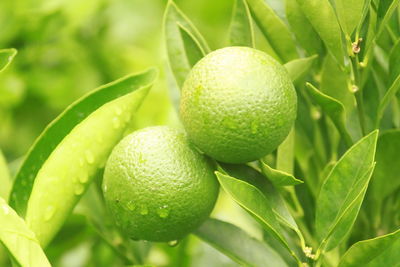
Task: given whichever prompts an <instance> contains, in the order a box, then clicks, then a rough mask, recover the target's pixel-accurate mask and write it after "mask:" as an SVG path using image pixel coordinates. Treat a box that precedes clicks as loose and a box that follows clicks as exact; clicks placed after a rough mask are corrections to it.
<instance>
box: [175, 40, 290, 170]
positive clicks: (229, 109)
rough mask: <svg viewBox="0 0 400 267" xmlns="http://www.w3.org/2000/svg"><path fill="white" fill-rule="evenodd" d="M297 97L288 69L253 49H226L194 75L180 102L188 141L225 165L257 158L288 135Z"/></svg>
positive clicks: (199, 65)
mask: <svg viewBox="0 0 400 267" xmlns="http://www.w3.org/2000/svg"><path fill="white" fill-rule="evenodd" d="M296 113H297V96H296V92H295V89H294V86H293V84H292V82H291V80H290V77H289V74H288V73H287V71H286V69H285V68H284V67H283V66H282V65H281V64H279V63H278V62H277V61H276V60H274V59H273V58H272V57H270V56H269V55H267V54H265V53H264V52H262V51H259V50H256V49H253V48H249V47H226V48H222V49H219V50H216V51H214V52H212V53H210V54H208V55H207V56H205V57H204V58H202V59H201V60H200V61H199V62H198V63H197V64H196V65H195V66H194V67H193V69H192V70H191V72H190V73H189V75H188V77H187V79H186V81H185V83H184V85H183V88H182V95H181V102H180V115H181V119H182V122H183V125H184V127H185V129H186V132H187V134H188V138H189V139H190V140H191V141H192V142H193V143H194V144H195V145H196V146H197V147H198V148H199V149H200V150H201V151H203V152H204V153H205V154H207V155H209V156H211V157H213V158H214V159H216V160H219V161H221V162H226V163H244V162H249V161H253V160H257V159H259V158H261V157H263V156H265V155H266V154H268V153H270V152H272V151H273V150H274V149H276V148H277V147H278V145H279V144H280V143H281V142H282V141H283V140H284V139H285V138H286V136H287V135H288V134H289V132H290V129H291V128H292V126H293V123H294V120H295V119H296Z"/></svg>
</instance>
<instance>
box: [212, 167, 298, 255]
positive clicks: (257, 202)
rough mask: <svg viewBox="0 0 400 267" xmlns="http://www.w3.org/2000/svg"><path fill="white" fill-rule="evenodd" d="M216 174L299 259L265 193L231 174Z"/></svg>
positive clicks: (233, 194)
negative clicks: (284, 234) (291, 247)
mask: <svg viewBox="0 0 400 267" xmlns="http://www.w3.org/2000/svg"><path fill="white" fill-rule="evenodd" d="M215 174H216V175H217V178H218V180H219V182H220V184H221V186H222V187H223V188H224V190H225V191H226V192H227V193H228V194H229V195H230V196H231V197H232V198H233V199H234V200H235V201H236V202H237V203H238V204H239V205H240V206H241V207H242V208H243V209H245V210H246V211H247V212H248V213H249V214H250V215H252V216H253V217H254V218H255V219H256V220H257V221H258V222H259V223H260V224H261V225H262V226H263V227H264V228H265V230H266V231H268V232H269V233H271V235H273V236H274V237H275V238H276V239H277V240H278V241H279V242H280V243H281V244H282V245H283V246H284V247H285V248H286V249H287V250H288V251H289V252H290V253H291V255H292V256H293V257H294V258H295V259H296V260H297V261H298V259H297V256H296V255H295V254H294V252H292V251H291V249H290V247H289V245H288V243H287V241H286V239H285V238H284V236H283V235H282V229H281V227H280V225H279V223H278V220H277V218H276V217H275V213H274V211H273V210H272V207H271V203H270V202H269V201H268V200H267V198H266V197H265V196H264V194H263V193H262V192H261V191H260V190H259V189H258V188H257V187H255V186H253V185H251V184H249V183H247V182H245V181H242V180H238V179H236V178H233V177H231V176H229V175H225V174H222V173H221V172H219V171H216V172H215Z"/></svg>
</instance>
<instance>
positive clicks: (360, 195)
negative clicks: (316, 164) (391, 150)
mask: <svg viewBox="0 0 400 267" xmlns="http://www.w3.org/2000/svg"><path fill="white" fill-rule="evenodd" d="M377 138H378V131H374V132H372V133H370V134H369V135H367V136H365V137H364V138H362V139H361V140H360V141H358V142H357V143H356V144H355V145H353V146H352V147H351V148H350V149H349V150H348V151H347V152H346V153H345V154H344V155H343V156H342V157H341V159H339V160H338V162H337V163H336V165H335V166H334V167H333V169H332V171H331V172H330V174H329V175H328V177H327V178H326V179H325V181H324V183H323V185H322V187H321V190H320V192H319V195H318V198H317V201H316V203H317V207H316V219H315V228H316V233H317V238H318V240H319V241H321V246H322V247H323V248H324V249H325V250H330V249H332V248H334V247H336V246H337V245H338V244H339V243H340V242H341V241H342V240H343V238H344V237H345V236H346V235H347V233H348V232H349V230H350V229H351V227H352V225H353V223H354V221H355V219H356V217H357V214H358V211H359V208H360V206H361V203H362V201H363V199H364V194H365V191H366V189H367V186H368V182H369V179H370V177H371V175H372V171H373V168H374V156H375V149H376V142H377Z"/></svg>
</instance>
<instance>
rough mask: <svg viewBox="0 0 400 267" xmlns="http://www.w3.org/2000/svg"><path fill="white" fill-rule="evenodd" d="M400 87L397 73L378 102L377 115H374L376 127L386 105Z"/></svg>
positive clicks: (399, 78)
mask: <svg viewBox="0 0 400 267" xmlns="http://www.w3.org/2000/svg"><path fill="white" fill-rule="evenodd" d="M399 88H400V74H398V75H397V77H396V79H395V80H394V81H393V83H392V85H391V86H390V87H389V89H388V90H387V91H386V93H385V95H384V96H383V98H382V100H381V101H380V103H379V106H378V111H377V117H376V125H375V126H376V127H377V128H378V127H379V125H380V122H381V119H382V116H383V113H384V111H385V109H386V108H387V106H388V105H389V103H390V101H391V100H392V99H393V97H394V96H395V95H396V93H397V92H398V91H399Z"/></svg>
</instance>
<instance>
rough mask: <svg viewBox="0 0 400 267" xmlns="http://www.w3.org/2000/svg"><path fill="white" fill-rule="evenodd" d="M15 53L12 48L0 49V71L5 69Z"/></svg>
mask: <svg viewBox="0 0 400 267" xmlns="http://www.w3.org/2000/svg"><path fill="white" fill-rule="evenodd" d="M16 54H17V50H16V49H14V48H9V49H0V73H1V72H2V71H3V70H5V69H6V68H7V67H8V65H10V63H11V61H12V60H13V59H14V57H15V55H16Z"/></svg>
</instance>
